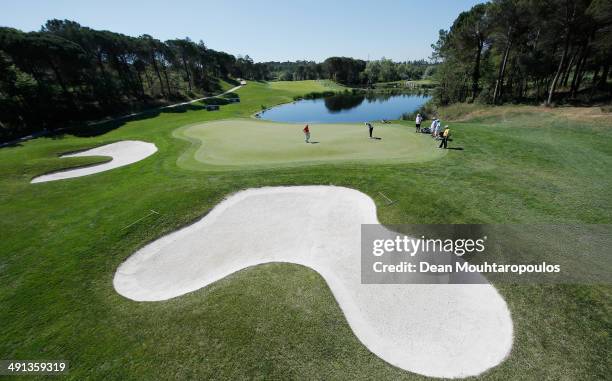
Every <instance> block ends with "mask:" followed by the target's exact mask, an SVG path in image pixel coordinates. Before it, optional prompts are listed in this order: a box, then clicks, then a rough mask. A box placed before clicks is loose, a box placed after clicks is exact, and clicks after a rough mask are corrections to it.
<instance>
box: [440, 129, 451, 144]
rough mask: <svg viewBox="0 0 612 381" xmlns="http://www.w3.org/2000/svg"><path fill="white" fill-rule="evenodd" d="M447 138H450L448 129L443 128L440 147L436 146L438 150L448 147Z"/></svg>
mask: <svg viewBox="0 0 612 381" xmlns="http://www.w3.org/2000/svg"><path fill="white" fill-rule="evenodd" d="M449 137H450V128H448V126H444V131H443V132H442V141H441V142H440V145H439V146H438V148H442V147H444V149H446V146H447V145H448V138H449Z"/></svg>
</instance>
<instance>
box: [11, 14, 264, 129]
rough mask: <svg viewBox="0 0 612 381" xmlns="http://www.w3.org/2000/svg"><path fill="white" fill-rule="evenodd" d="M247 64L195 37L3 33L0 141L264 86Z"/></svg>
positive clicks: (53, 23) (61, 30)
mask: <svg viewBox="0 0 612 381" xmlns="http://www.w3.org/2000/svg"><path fill="white" fill-rule="evenodd" d="M266 76H267V69H266V67H265V66H262V65H261V64H256V63H253V61H252V60H251V59H250V58H249V57H248V56H245V57H238V58H236V57H235V56H233V55H230V54H228V53H224V52H219V51H215V50H213V49H209V48H207V47H206V45H205V44H204V43H203V42H202V41H200V42H197V43H196V42H194V41H191V40H190V39H189V38H185V39H173V40H168V41H164V42H162V41H160V40H158V39H155V38H153V37H151V36H149V35H142V36H139V37H130V36H126V35H123V34H120V33H114V32H110V31H104V30H94V29H91V28H88V27H85V26H81V25H79V24H78V23H76V22H73V21H69V20H49V21H48V22H47V23H46V24H45V25H44V26H43V27H42V28H41V30H40V31H38V32H29V33H25V32H22V31H19V30H17V29H13V28H7V27H0V139H2V140H7V139H10V138H13V137H17V136H20V135H24V134H27V133H29V132H32V131H39V130H43V129H53V128H56V127H58V126H64V125H66V124H67V123H71V122H78V121H84V120H91V119H96V118H101V117H104V116H108V115H113V114H117V113H122V112H127V111H131V110H134V109H139V108H144V107H150V106H152V105H160V104H164V103H168V102H169V101H171V100H180V99H186V98H192V97H196V96H201V95H203V94H208V93H211V92H217V91H219V90H220V84H219V79H226V80H230V77H233V78H246V79H264V78H265V77H266Z"/></svg>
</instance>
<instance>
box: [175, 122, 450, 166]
mask: <svg viewBox="0 0 612 381" xmlns="http://www.w3.org/2000/svg"><path fill="white" fill-rule="evenodd" d="M302 128H303V126H302V125H296V124H285V123H274V122H268V121H255V120H236V119H233V120H223V121H217V122H209V123H204V124H196V125H191V126H187V127H185V128H181V129H179V130H177V131H176V133H175V135H176V136H177V137H181V138H183V139H186V140H189V141H191V142H193V143H194V145H193V146H192V149H190V150H188V151H186V152H185V153H184V154H183V155H181V157H180V158H179V165H180V166H182V167H184V168H190V169H204V168H207V169H220V168H234V169H235V168H240V167H249V166H268V167H270V166H276V167H278V166H291V165H293V166H295V165H305V164H321V163H325V162H331V161H333V162H360V163H367V162H370V163H372V162H376V163H384V162H386V163H392V162H396V163H400V162H404V163H411V162H412V163H414V162H423V161H428V160H433V159H436V158H439V157H442V156H443V155H444V151H442V150H437V149H435V148H434V147H435V142H432V140H431V138H430V137H428V136H425V135H423V134H415V133H414V131H413V129H410V128H408V127H406V126H402V125H397V124H385V125H384V126H379V125H377V126H376V128H375V129H374V136H376V137H379V138H381V140H378V139H369V138H368V130H367V128H365V127H364V126H363V125H361V124H317V125H312V126H311V127H310V129H311V134H312V137H311V142H314V144H306V143H305V142H304V134H303V132H302Z"/></svg>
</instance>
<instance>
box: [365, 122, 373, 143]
mask: <svg viewBox="0 0 612 381" xmlns="http://www.w3.org/2000/svg"><path fill="white" fill-rule="evenodd" d="M365 125H366V127H367V128H368V130H369V131H370V139H372V131H374V126H372V124H371V123H368V122H366V123H365Z"/></svg>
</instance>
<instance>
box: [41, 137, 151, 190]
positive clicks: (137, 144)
mask: <svg viewBox="0 0 612 381" xmlns="http://www.w3.org/2000/svg"><path fill="white" fill-rule="evenodd" d="M155 152H157V147H156V146H155V144H153V143H147V142H141V141H137V140H124V141H121V142H116V143H111V144H107V145H104V146H101V147H97V148H92V149H90V150H87V151H82V152H78V153H72V154H67V155H63V156H61V157H81V156H110V157H112V160H111V161H109V162H106V163H102V164H98V165H91V166H87V167H79V168H73V169H67V170H65V171H59V172H53V173H49V174H46V175H42V176H38V177H35V178H34V179H32V181H31V182H32V183H42V182H46V181H55V180H63V179H71V178H73V177H81V176H87V175H92V174H94V173H99V172H104V171H108V170H111V169H114V168H118V167H123V166H124V165H129V164H132V163H135V162H137V161H140V160H143V159H144V158H146V157H149V156H151V155H153V154H154V153H155Z"/></svg>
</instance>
